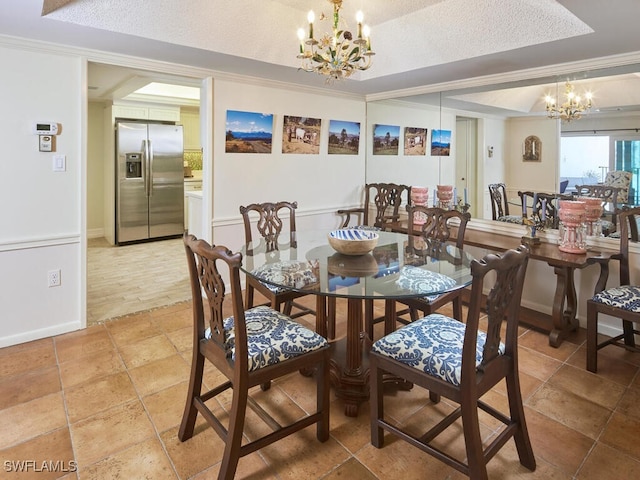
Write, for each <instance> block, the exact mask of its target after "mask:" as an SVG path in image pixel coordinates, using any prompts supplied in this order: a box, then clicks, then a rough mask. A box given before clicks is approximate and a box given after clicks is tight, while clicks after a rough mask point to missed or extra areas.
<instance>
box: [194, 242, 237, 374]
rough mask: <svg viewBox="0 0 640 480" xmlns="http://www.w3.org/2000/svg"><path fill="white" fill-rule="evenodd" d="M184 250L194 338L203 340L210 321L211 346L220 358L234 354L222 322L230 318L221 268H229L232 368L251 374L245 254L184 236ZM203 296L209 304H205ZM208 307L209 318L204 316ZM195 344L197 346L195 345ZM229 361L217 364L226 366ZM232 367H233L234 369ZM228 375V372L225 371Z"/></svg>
mask: <svg viewBox="0 0 640 480" xmlns="http://www.w3.org/2000/svg"><path fill="white" fill-rule="evenodd" d="M183 239H184V247H185V251H186V254H187V263H188V265H189V279H190V283H191V296H192V299H193V319H194V324H195V329H194V335H196V340H197V341H198V342H199V341H200V340H201V339H203V338H204V335H205V330H206V328H207V326H206V325H205V318H208V319H209V327H210V328H211V340H212V342H211V343H210V344H211V345H215V348H217V349H219V351H218V354H219V355H220V358H225V357H229V356H230V355H231V352H230V351H228V348H227V346H226V340H227V339H226V338H225V333H224V327H223V320H224V319H225V318H227V316H228V315H226V316H225V315H224V313H223V309H222V306H223V303H224V300H225V283H224V280H223V278H222V275H221V272H220V268H219V265H221V264H224V265H223V268H225V269H228V273H229V283H230V285H231V302H232V312H233V321H234V335H235V362H234V364H233V365H234V367H233V368H238V369H239V371H240V372H246V371H248V352H247V329H246V325H245V316H244V308H243V304H242V287H241V286H240V265H241V264H242V254H241V253H233V252H231V251H230V250H229V249H228V248H226V247H224V246H222V245H217V246H211V245H209V244H208V243H207V242H206V241H205V240H198V239H196V237H195V236H193V235H189V234H187V233H185V234H184V237H183ZM203 295H204V297H205V298H206V302H204V301H203ZM205 307H206V308H207V310H208V311H207V315H205V313H204V309H205ZM195 344H196V343H194V345H195ZM224 363H226V362H218V366H219V367H221V365H220V364H224ZM231 368H232V367H230V369H231ZM225 373H227V374H228V373H229V372H225Z"/></svg>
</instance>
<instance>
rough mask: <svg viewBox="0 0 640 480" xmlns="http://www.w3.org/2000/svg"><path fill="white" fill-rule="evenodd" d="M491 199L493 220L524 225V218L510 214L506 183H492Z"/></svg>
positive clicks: (490, 187)
mask: <svg viewBox="0 0 640 480" xmlns="http://www.w3.org/2000/svg"><path fill="white" fill-rule="evenodd" d="M489 198H490V199H491V216H492V218H493V220H497V221H499V222H507V223H516V224H519V225H521V224H522V216H520V215H510V214H509V202H508V201H507V187H506V186H505V184H504V183H490V184H489Z"/></svg>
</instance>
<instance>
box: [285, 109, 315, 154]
mask: <svg viewBox="0 0 640 480" xmlns="http://www.w3.org/2000/svg"><path fill="white" fill-rule="evenodd" d="M321 124H322V121H321V120H320V119H319V118H309V117H294V116H291V115H285V117H284V123H283V126H282V153H302V154H306V153H310V154H318V153H320V126H321Z"/></svg>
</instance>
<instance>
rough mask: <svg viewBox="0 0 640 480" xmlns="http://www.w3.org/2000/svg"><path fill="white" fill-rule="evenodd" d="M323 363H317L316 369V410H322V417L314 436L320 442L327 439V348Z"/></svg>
mask: <svg viewBox="0 0 640 480" xmlns="http://www.w3.org/2000/svg"><path fill="white" fill-rule="evenodd" d="M323 359H324V361H323V363H321V364H319V365H318V367H317V369H316V375H317V379H316V380H317V382H316V389H317V392H316V394H317V397H318V399H317V411H318V412H322V418H321V419H320V420H319V421H318V423H317V426H316V437H317V438H318V440H319V441H321V442H326V441H327V440H329V410H330V405H329V402H330V397H329V393H330V392H329V389H330V383H329V351H328V350H327V351H326V352H325V354H324V356H323Z"/></svg>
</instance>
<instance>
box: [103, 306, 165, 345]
mask: <svg viewBox="0 0 640 480" xmlns="http://www.w3.org/2000/svg"><path fill="white" fill-rule="evenodd" d="M104 325H105V327H106V328H107V330H108V331H109V333H110V334H111V336H112V337H113V341H114V342H115V343H116V345H117V346H118V347H119V348H122V347H124V346H125V345H132V344H135V343H137V342H139V341H141V340H144V339H146V338H149V337H154V336H156V335H158V333H159V332H158V330H157V329H156V326H155V325H154V323H153V321H152V318H151V317H150V315H149V314H148V313H141V314H134V315H129V316H126V317H122V318H118V319H115V320H109V321H108V322H105V324H104Z"/></svg>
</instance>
